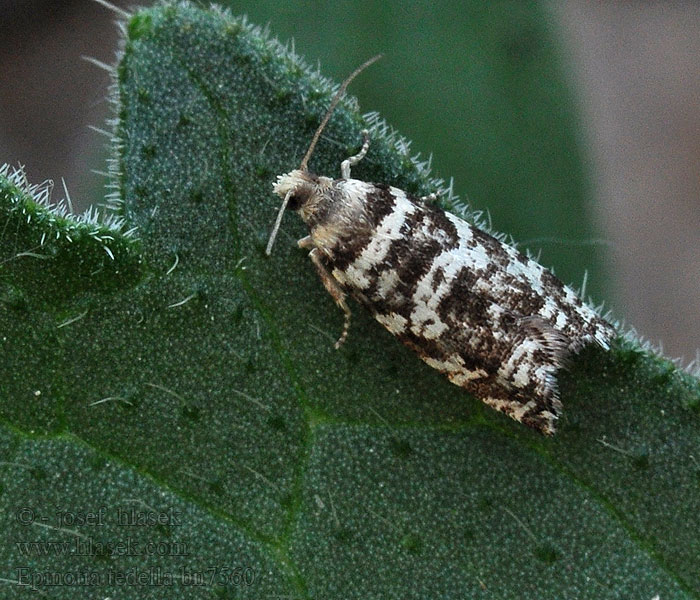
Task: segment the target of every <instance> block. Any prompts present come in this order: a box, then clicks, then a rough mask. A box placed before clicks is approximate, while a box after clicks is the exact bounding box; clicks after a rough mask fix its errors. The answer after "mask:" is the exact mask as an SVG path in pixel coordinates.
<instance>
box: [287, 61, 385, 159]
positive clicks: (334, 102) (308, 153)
mask: <svg viewBox="0 0 700 600" xmlns="http://www.w3.org/2000/svg"><path fill="white" fill-rule="evenodd" d="M382 56H384V55H383V54H377V55H376V56H373V57H372V58H370V59H369V60H368V61H366V62H364V63H362V64H361V65H360V66H359V67H357V69H355V70H354V71H353V72H352V73H350V75H349V76H348V77H347V79H346V80H345V81H343V84H342V85H341V86H340V89H339V90H338V91H337V92H336V94H335V96H333V100H331V105H330V106H329V107H328V110H327V111H326V114H325V116H324V117H323V120H322V121H321V124H320V125H319V126H318V129H317V130H316V133H314V137H313V138H312V139H311V144H310V145H309V149H308V150H307V151H306V154H305V155H304V158H303V159H302V161H301V164H300V165H299V170H300V171H306V170H307V168H306V165H307V164H308V162H309V159H310V158H311V155H312V154H313V151H314V148H315V147H316V144H317V142H318V140H319V138H320V137H321V133H323V130H324V129H325V127H326V125H327V124H328V120H329V119H330V118H331V115H332V114H333V111H334V110H335V107H336V106H337V104H338V102H339V101H340V99H341V98H342V97H343V94H344V93H345V90H346V89H348V86H349V85H350V82H351V81H352V80H353V79H355V77H357V76H358V75H359V74H360V73H362V71H364V70H365V69H366V68H367V67H369V66H370V65H371V64H373V63H375V62H377V61H378V60H379V59H380V58H381V57H382Z"/></svg>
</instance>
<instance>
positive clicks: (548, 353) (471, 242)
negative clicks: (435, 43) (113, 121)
mask: <svg viewBox="0 0 700 600" xmlns="http://www.w3.org/2000/svg"><path fill="white" fill-rule="evenodd" d="M378 58H380V56H375V57H374V58H372V59H370V60H368V61H367V62H366V63H364V64H363V65H361V66H360V67H358V68H357V69H356V70H355V71H354V72H353V73H352V74H351V75H350V76H349V77H348V78H347V79H346V80H345V81H344V82H343V84H342V85H341V87H340V89H339V90H338V92H337V93H336V95H335V97H334V98H333V100H332V102H331V105H330V108H329V109H328V112H327V113H326V115H325V117H324V118H323V120H322V122H321V124H320V125H319V128H318V130H317V131H316V133H315V135H314V137H313V139H312V141H311V144H310V146H309V149H308V150H307V153H306V155H305V156H304V158H303V160H302V162H301V164H300V166H299V168H298V169H294V170H292V171H290V172H289V173H286V174H284V175H278V176H277V180H276V182H275V183H274V184H273V190H274V193H275V194H277V195H278V196H279V197H280V198H282V199H283V202H282V205H281V207H280V210H279V213H278V215H277V220H276V222H275V226H274V228H273V231H272V234H271V235H270V240H269V242H268V245H267V250H266V253H267V254H268V255H269V254H270V253H271V249H272V245H273V242H274V239H275V237H276V235H277V231H278V229H279V226H280V223H281V219H282V216H283V213H284V211H285V209H286V208H289V209H291V210H294V211H295V212H297V213H298V214H299V215H300V216H301V218H302V220H303V221H304V222H305V223H306V225H307V226H308V228H309V235H308V236H306V237H304V238H302V239H300V240H299V241H298V245H299V247H301V248H304V249H308V250H309V258H310V259H311V261H312V263H313V264H314V266H315V267H316V270H317V271H318V274H319V276H320V278H321V282H322V283H323V285H324V286H325V288H326V290H327V291H328V293H329V294H330V295H331V296H332V298H333V300H335V302H336V304H337V305H338V306H339V307H340V308H341V309H342V311H343V313H344V315H345V320H344V326H343V331H342V334H341V336H340V338H339V339H338V341H337V342H336V344H335V346H336V348H338V347H340V345H341V344H342V343H343V342H344V341H345V340H346V338H347V336H348V331H349V328H350V316H351V311H350V307H349V306H348V303H347V297H348V296H351V297H352V298H354V299H355V300H356V301H357V302H359V303H360V304H362V305H364V306H365V307H366V308H367V309H368V310H369V312H370V313H371V314H372V315H373V316H374V318H375V319H376V320H377V321H379V322H380V323H381V324H382V325H384V327H386V328H387V329H388V330H389V331H390V332H391V333H392V334H393V335H395V336H396V337H397V338H398V339H399V340H401V341H402V342H403V343H404V344H406V345H407V346H408V347H409V348H411V349H413V350H414V351H415V352H416V353H417V354H418V356H419V357H420V358H421V359H422V360H423V361H425V362H426V363H427V364H428V365H430V366H431V367H433V368H435V369H437V370H438V371H440V372H441V373H444V374H445V375H446V376H447V377H448V378H449V380H450V381H451V382H452V383H454V384H456V385H458V386H461V387H463V388H465V389H466V390H468V391H469V392H471V393H472V394H473V395H475V396H476V397H477V398H479V399H481V400H482V401H483V402H485V403H486V404H487V405H489V406H491V407H493V408H494V409H496V410H498V411H501V412H503V413H505V414H507V415H508V416H510V417H512V418H513V419H515V420H516V421H520V422H521V423H524V424H525V425H528V426H530V427H533V428H535V429H537V430H539V431H540V432H542V433H544V434H552V433H554V432H555V429H556V421H557V419H558V417H559V415H560V413H561V410H562V404H561V401H560V399H559V396H558V390H557V373H558V371H559V370H560V369H561V368H562V367H564V366H565V364H566V359H567V357H569V356H570V355H571V354H573V353H576V352H578V351H579V350H580V349H581V348H583V347H584V346H585V345H587V344H591V343H597V344H599V345H600V346H602V347H603V348H606V349H607V348H608V347H609V343H610V341H611V340H612V339H613V337H614V336H615V330H614V328H613V326H612V325H611V324H610V323H608V322H607V321H605V320H604V319H603V318H602V317H600V316H599V315H598V314H597V313H596V312H595V311H594V310H593V309H592V308H590V307H588V306H587V305H586V304H584V303H583V302H582V301H581V299H580V298H579V297H578V296H577V294H576V293H575V292H574V291H573V290H572V289H570V288H569V287H567V286H565V285H564V284H563V283H562V282H561V281H560V280H559V279H557V277H555V276H554V274H552V273H551V272H550V271H549V270H547V269H545V268H544V267H542V266H541V265H539V264H538V263H537V262H536V261H534V260H533V259H531V258H529V257H528V256H526V255H525V254H523V253H521V252H519V251H518V250H517V249H515V248H513V247H512V246H510V245H508V244H506V243H504V242H502V241H500V240H498V239H497V238H496V237H494V236H492V235H490V234H489V233H487V232H485V231H482V230H481V229H479V228H477V227H475V226H474V225H471V224H470V223H467V222H466V221H464V220H462V219H460V218H459V217H456V216H455V215H452V214H450V213H448V212H445V211H443V210H442V209H441V208H439V207H438V206H436V205H435V204H434V202H433V201H434V200H435V195H434V194H431V196H427V197H420V198H419V197H415V196H412V195H410V194H407V193H406V192H404V191H402V190H400V189H398V188H395V187H392V186H390V185H386V184H383V183H368V182H366V181H361V180H358V179H352V178H351V177H350V169H351V167H352V166H354V165H356V164H357V163H358V162H359V161H360V160H362V159H363V158H364V156H365V155H366V154H367V151H368V149H369V134H368V132H367V131H366V130H365V131H363V132H362V135H363V143H362V147H361V149H360V151H359V152H358V153H357V154H356V155H354V156H351V157H349V158H347V159H346V160H344V161H343V162H342V163H341V166H340V178H339V179H332V178H330V177H326V176H324V175H316V174H314V173H311V172H310V171H309V170H308V167H307V164H308V161H309V158H310V156H311V154H312V152H313V150H314V147H315V146H316V143H317V142H318V140H319V138H320V135H321V132H322V131H323V129H324V127H325V126H326V124H327V122H328V120H329V118H330V116H331V114H332V112H333V110H334V108H335V106H336V104H337V102H338V101H339V99H340V97H341V96H342V95H343V94H344V93H345V90H346V88H347V86H348V85H349V83H350V82H351V81H352V79H353V78H354V77H356V76H357V75H358V74H359V73H360V72H361V71H362V70H363V69H365V68H366V67H367V66H369V65H370V64H372V63H373V62H374V61H376V60H377V59H378Z"/></svg>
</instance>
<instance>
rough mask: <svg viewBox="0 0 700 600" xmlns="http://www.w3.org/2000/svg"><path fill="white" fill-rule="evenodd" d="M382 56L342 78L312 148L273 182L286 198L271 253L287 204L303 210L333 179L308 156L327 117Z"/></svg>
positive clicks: (313, 139) (269, 250) (272, 234)
mask: <svg viewBox="0 0 700 600" xmlns="http://www.w3.org/2000/svg"><path fill="white" fill-rule="evenodd" d="M381 57H382V55H381V54H377V56H373V57H372V58H370V59H369V60H368V61H366V62H365V63H363V64H361V65H360V66H359V67H357V69H355V70H354V71H353V72H352V73H351V74H350V75H349V76H348V77H347V78H346V79H345V81H343V83H342V85H341V86H340V88H339V89H338V91H337V92H336V94H335V96H333V100H331V105H330V106H329V107H328V110H327V111H326V114H325V116H324V117H323V120H322V121H321V124H320V125H319V126H318V129H317V130H316V133H315V134H314V137H313V138H312V139H311V143H310V144H309V148H308V150H307V151H306V154H305V155H304V158H302V160H301V164H300V165H299V168H298V169H294V170H293V171H290V172H289V173H286V174H285V175H278V176H277V181H276V182H275V183H273V184H272V185H273V190H274V192H275V194H277V195H278V196H279V197H280V198H282V199H283V201H282V206H281V207H280V210H279V212H278V213H277V220H276V221H275V226H274V227H273V229H272V233H271V234H270V239H269V240H268V242H267V248H266V249H265V254H267V255H268V256H270V254H271V253H272V244H273V243H274V242H275V237H277V231H278V230H279V227H280V223H281V222H282V215H283V214H284V211H285V209H286V208H287V206H289V208H291V209H292V210H300V209H303V208H304V207H305V206H307V205H308V204H309V200H311V199H313V198H318V197H319V195H320V194H321V192H322V189H321V188H322V187H324V186H328V184H329V183H330V181H331V180H330V179H328V178H327V177H317V176H316V175H312V174H311V173H309V170H308V168H307V165H308V164H309V159H310V158H311V155H312V154H313V152H314V148H316V144H317V142H318V140H319V139H320V137H321V133H322V132H323V130H324V128H325V127H326V124H327V123H328V120H329V119H330V118H331V115H332V114H333V111H334V110H335V107H336V105H337V104H338V102H339V101H340V98H341V97H342V96H343V94H344V93H345V90H346V89H347V87H348V85H350V82H351V81H352V80H353V79H355V77H357V75H359V74H360V73H361V72H362V71H363V70H364V69H366V68H367V67H369V66H370V65H371V64H372V63H373V62H376V61H378V60H379V59H380V58H381ZM303 217H304V211H302V218H303Z"/></svg>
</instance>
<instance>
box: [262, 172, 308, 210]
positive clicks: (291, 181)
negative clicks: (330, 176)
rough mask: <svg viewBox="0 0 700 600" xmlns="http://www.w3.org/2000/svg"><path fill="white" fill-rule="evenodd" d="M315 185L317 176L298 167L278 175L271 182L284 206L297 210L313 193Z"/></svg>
mask: <svg viewBox="0 0 700 600" xmlns="http://www.w3.org/2000/svg"><path fill="white" fill-rule="evenodd" d="M317 187H318V177H316V176H315V175H312V174H311V173H309V172H308V171H302V170H300V169H294V170H293V171H290V172H289V173H285V174H284V175H278V176H277V181H276V182H275V183H273V184H272V190H273V191H274V192H275V194H277V195H278V196H279V197H280V198H282V200H283V201H284V202H283V206H284V208H289V209H290V210H299V209H300V208H301V207H302V206H303V205H304V204H306V203H307V202H308V200H309V198H310V197H311V196H313V195H314V193H315V192H316V189H317ZM283 210H284V209H283Z"/></svg>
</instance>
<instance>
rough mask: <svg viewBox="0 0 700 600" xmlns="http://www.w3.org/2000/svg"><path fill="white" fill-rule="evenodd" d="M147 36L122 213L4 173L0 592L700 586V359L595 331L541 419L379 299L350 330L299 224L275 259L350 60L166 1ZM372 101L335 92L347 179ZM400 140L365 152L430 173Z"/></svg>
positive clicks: (564, 592) (123, 105)
mask: <svg viewBox="0 0 700 600" xmlns="http://www.w3.org/2000/svg"><path fill="white" fill-rule="evenodd" d="M126 35H127V39H126V43H125V48H124V54H123V57H122V59H121V62H120V64H119V67H118V70H117V86H118V90H119V98H118V110H119V125H118V129H117V138H118V139H117V141H118V144H117V145H118V149H119V155H118V163H119V171H118V174H117V176H116V178H115V182H116V183H117V184H118V188H119V192H120V198H123V202H122V203H121V204H119V206H118V216H119V217H120V218H121V219H123V221H124V222H123V223H120V222H116V221H115V222H111V223H110V222H107V223H103V224H99V223H98V222H96V221H95V220H94V219H84V220H83V221H78V220H76V219H75V218H74V217H69V216H65V215H63V216H62V215H61V214H60V213H59V212H57V211H56V210H55V209H49V208H47V207H46V205H45V199H46V198H45V196H46V194H45V193H43V192H42V191H41V190H40V189H36V188H31V186H28V185H27V184H26V182H24V181H23V180H22V177H21V175H20V174H17V173H15V174H14V175H13V174H11V172H10V171H9V170H8V169H4V170H3V171H2V173H1V174H0V226H1V227H0V336H1V337H0V344H1V346H0V352H2V355H1V356H2V360H1V361H0V451H1V452H2V455H1V456H2V460H1V461H0V528H1V529H2V532H3V537H4V539H5V540H6V543H4V544H2V545H0V586H2V590H3V594H5V592H7V594H8V597H10V596H9V595H10V594H14V595H12V596H11V597H15V596H16V597H21V596H22V595H26V594H27V593H29V592H30V591H31V590H30V589H29V588H28V586H33V587H34V588H35V589H38V590H41V591H42V592H43V593H44V594H45V595H46V596H48V597H51V598H93V597H95V594H96V593H97V594H98V595H99V596H100V597H106V596H112V597H118V598H165V597H167V598H234V597H235V598H238V597H249V598H274V597H289V598H319V599H320V598H322V599H324V600H326V599H330V598H338V599H341V598H342V599H346V598H382V599H384V598H426V597H436V598H437V597H440V598H464V597H480V598H481V597H493V598H509V597H510V598H512V597H517V598H584V597H596V598H640V599H647V600H648V599H650V598H653V597H654V596H655V595H659V596H660V597H661V598H664V599H665V598H698V597H700V569H699V568H698V556H700V536H698V531H697V526H696V524H697V523H696V521H697V514H698V512H699V511H700V464H699V462H698V461H700V456H698V451H697V449H698V442H699V441H700V436H699V434H698V431H699V428H698V425H699V421H700V384H699V383H698V381H697V380H696V379H694V378H692V377H690V376H688V375H687V374H684V373H683V372H681V371H678V370H677V369H675V368H674V366H673V364H672V363H670V362H669V361H666V360H664V359H661V358H657V357H655V356H653V355H652V354H650V353H648V352H646V351H644V350H642V349H640V347H639V346H638V345H637V344H635V343H632V342H627V341H624V340H620V341H619V342H618V343H617V344H616V347H615V348H614V349H613V350H612V351H610V352H607V353H606V352H603V351H601V350H595V349H588V350H586V351H584V352H583V353H582V354H581V355H580V356H579V357H578V358H577V359H576V360H575V361H573V364H572V365H571V368H570V370H568V371H567V372H565V373H564V374H563V375H562V377H561V392H562V399H563V401H564V404H565V411H566V412H565V416H564V419H563V423H562V425H561V427H560V433H558V434H557V435H556V436H555V437H554V438H552V439H545V438H543V437H542V436H540V435H538V434H537V433H535V432H532V431H529V430H526V429H525V428H524V427H522V426H520V425H518V424H517V423H514V422H511V421H510V420H508V419H507V418H506V417H503V416H502V415H499V414H497V413H495V412H493V411H491V410H489V409H487V408H485V407H484V406H483V405H482V404H481V403H479V402H478V401H476V400H475V399H473V398H471V397H470V396H469V395H468V394H467V393H466V392H464V391H463V390H462V389H460V388H458V387H455V386H453V385H451V384H450V383H449V382H447V381H446V380H444V379H443V378H442V377H441V376H440V375H439V374H437V373H436V372H434V371H432V370H431V369H430V368H428V367H427V366H426V365H424V364H423V363H421V362H420V361H419V360H418V359H417V358H416V357H415V356H414V355H413V354H412V353H410V351H408V350H407V349H405V348H403V347H402V346H400V345H399V344H397V343H396V341H395V340H394V339H393V338H392V337H391V335H389V334H388V333H387V332H385V331H384V330H382V329H381V328H380V327H379V326H378V325H377V324H376V323H374V322H373V321H372V320H371V319H370V318H369V317H368V316H367V315H366V314H364V313H363V312H362V311H361V310H360V309H359V308H358V307H355V310H354V321H353V326H352V329H351V334H350V339H349V340H348V342H347V343H346V345H345V346H344V347H343V348H342V349H341V350H340V351H334V350H333V348H332V340H334V338H335V336H337V335H338V333H339V332H340V329H341V325H342V315H341V314H339V311H338V310H337V309H336V308H335V306H334V305H333V302H332V299H331V298H330V297H328V295H327V294H326V293H325V292H324V290H323V288H322V286H321V285H320V283H319V282H318V279H317V277H316V276H315V274H314V271H313V268H312V266H311V265H310V263H309V261H308V259H307V258H306V257H305V255H304V253H303V252H301V251H299V250H298V249H296V247H295V243H294V240H296V239H298V238H299V237H301V236H302V235H303V234H304V232H303V226H302V224H301V223H300V222H298V221H296V220H295V219H294V218H292V216H287V217H285V220H284V222H283V229H282V233H281V235H280V238H279V239H278V242H277V245H276V247H275V251H274V254H273V256H272V257H271V258H266V257H265V256H264V246H265V243H266V241H267V236H268V234H269V230H270V225H271V224H272V222H273V220H274V217H275V213H276V210H277V208H278V200H277V199H275V198H274V197H273V196H272V195H271V182H272V181H273V179H274V177H275V175H277V174H279V173H284V172H286V171H288V170H290V169H291V168H293V167H295V166H296V165H297V164H298V162H299V160H300V158H301V155H302V154H303V152H304V150H305V149H306V146H307V145H308V141H309V139H310V136H311V135H312V134H313V131H314V129H315V128H316V126H317V124H318V122H319V119H320V117H321V116H322V114H323V112H324V110H325V108H326V107H327V105H328V101H329V98H330V96H331V94H332V91H333V88H332V86H331V84H330V83H329V82H328V81H326V80H325V79H323V78H321V77H320V76H318V75H316V74H315V73H314V72H312V71H310V70H309V69H307V68H306V67H305V66H304V65H303V64H302V63H300V62H299V61H298V60H296V59H295V58H294V57H292V56H290V55H289V54H287V53H286V52H285V51H284V50H283V49H282V48H281V47H280V46H279V45H278V44H276V43H275V42H272V41H270V40H269V39H267V38H266V37H265V36H263V35H262V34H261V33H260V32H259V31H258V30H256V29H255V28H252V27H250V26H249V25H246V24H245V23H243V22H242V21H240V20H237V19H234V18H232V17H230V16H229V15H228V14H224V13H220V12H217V11H211V10H210V11H205V10H200V9H198V8H194V7H193V6H190V5H187V4H177V5H164V6H159V7H157V8H154V9H150V10H144V11H141V12H138V13H137V14H135V15H134V16H133V17H132V18H131V19H130V21H129V22H128V24H127V27H126ZM365 76H368V75H365ZM365 124H366V121H365V120H364V119H363V117H361V116H360V114H359V113H358V111H357V108H356V106H355V104H354V103H353V101H352V100H351V99H348V100H345V101H343V102H341V106H340V107H339V109H338V111H337V112H336V114H334V116H333V118H332V119H331V122H330V125H329V128H328V130H327V131H326V133H325V134H324V138H323V140H322V143H321V144H320V146H319V148H318V150H317V152H316V154H315V156H314V158H313V160H312V164H311V166H312V167H313V168H314V169H315V170H316V171H318V172H321V173H327V174H329V175H334V174H336V173H337V172H338V167H339V164H340V161H341V160H342V159H343V158H345V157H346V156H347V155H348V154H349V153H350V152H353V151H355V150H356V149H357V146H358V143H359V140H360V136H359V131H360V129H361V128H362V127H363V126H364V125H365ZM557 139H560V140H565V139H567V138H566V136H561V137H560V138H557ZM543 143H545V142H543ZM567 143H571V142H570V140H569V142H567ZM401 148H402V144H401V143H400V140H398V138H396V137H395V136H392V135H390V134H389V133H388V132H387V131H385V130H383V129H382V128H381V127H376V128H375V132H374V134H373V138H372V146H371V149H370V154H369V155H368V158H367V160H365V161H363V162H362V163H361V164H360V165H358V167H357V168H356V169H355V170H354V171H353V174H354V175H355V176H357V177H359V178H362V179H366V180H371V181H383V182H388V183H391V184H394V185H397V186H399V187H402V188H404V189H407V190H409V191H412V192H428V191H431V190H432V189H433V187H434V185H435V183H434V182H433V181H431V180H430V178H429V176H428V174H427V173H426V172H425V169H423V168H421V167H420V165H417V164H416V163H415V162H414V161H412V160H411V159H410V158H409V157H408V155H407V154H406V152H405V151H402V149H401ZM561 151H563V152H564V151H566V147H562V148H561ZM533 177H534V178H535V179H534V180H533V182H532V185H533V186H534V185H536V182H537V178H538V177H539V175H537V174H534V175H533ZM453 204H454V205H453V207H452V208H453V209H454V210H456V211H462V210H463V208H462V207H461V205H459V204H458V203H453ZM463 216H467V217H469V215H466V214H465V215H463ZM133 227H137V228H138V229H137V232H136V235H135V236H134V235H126V233H125V232H126V231H127V230H129V229H131V228H133ZM134 519H136V521H134ZM139 519H141V520H139ZM33 542H41V543H42V544H44V545H43V546H42V545H37V544H35V545H32V543H33ZM48 542H52V543H54V545H51V546H49V545H47V543H48Z"/></svg>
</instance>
